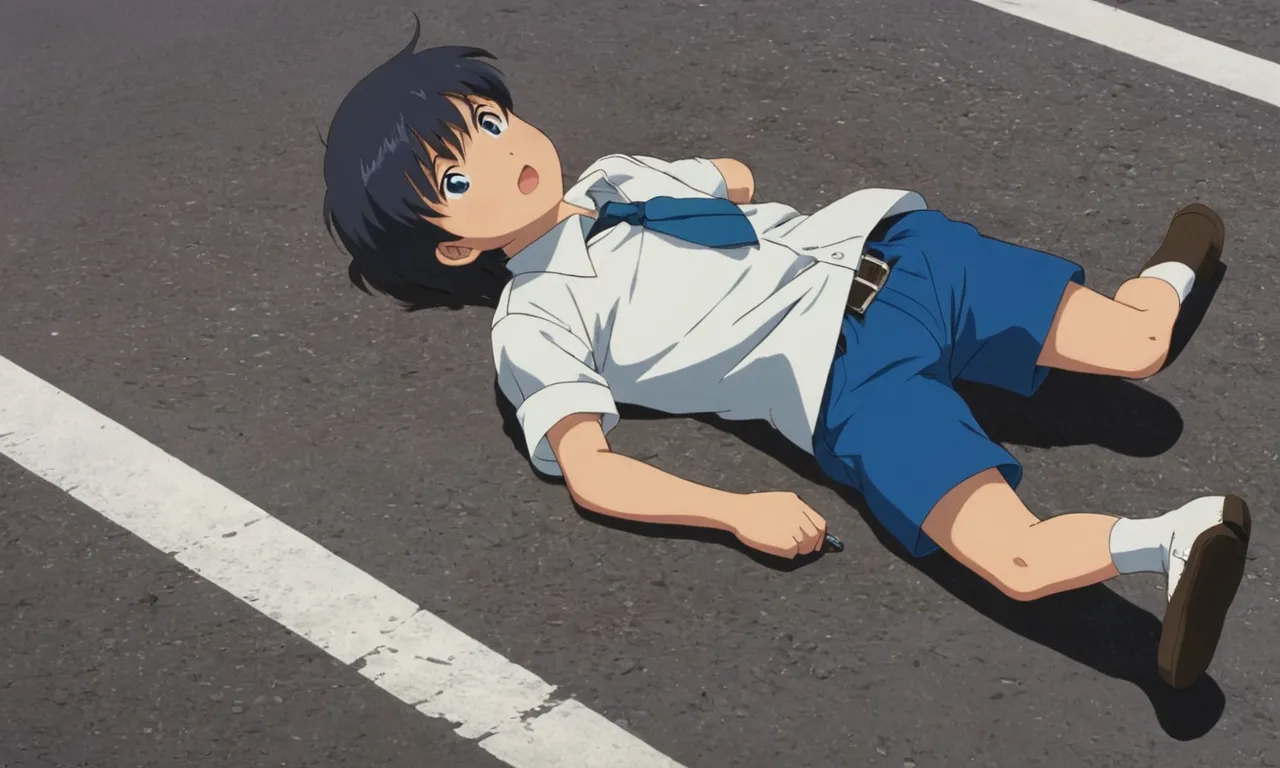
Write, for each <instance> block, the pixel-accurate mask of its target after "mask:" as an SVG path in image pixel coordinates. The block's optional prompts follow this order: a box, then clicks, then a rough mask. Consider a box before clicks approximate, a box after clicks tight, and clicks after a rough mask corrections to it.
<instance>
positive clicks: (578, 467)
mask: <svg viewBox="0 0 1280 768" xmlns="http://www.w3.org/2000/svg"><path fill="white" fill-rule="evenodd" d="M547 439H548V442H550V444H551V451H552V453H553V454H554V455H555V457H556V463H557V464H558V465H559V466H560V474H561V475H562V476H563V477H564V483H565V486H566V487H567V488H568V489H569V496H570V497H571V498H572V499H573V500H574V501H575V502H577V503H578V504H579V505H581V506H583V507H586V508H587V509H594V505H595V504H597V503H598V497H599V495H600V493H599V491H598V487H599V486H600V483H601V474H602V468H601V466H600V459H601V457H603V456H606V455H608V453H609V443H608V441H607V440H605V436H604V430H603V429H601V426H600V416H599V415H598V414H573V415H572V416H567V417H565V418H564V419H563V420H561V422H560V423H558V424H556V425H555V426H554V427H552V429H551V431H550V432H549V433H548V434H547Z"/></svg>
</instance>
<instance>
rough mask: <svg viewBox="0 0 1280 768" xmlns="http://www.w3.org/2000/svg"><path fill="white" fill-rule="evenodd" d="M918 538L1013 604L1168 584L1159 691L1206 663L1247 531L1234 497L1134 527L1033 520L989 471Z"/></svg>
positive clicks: (1086, 520)
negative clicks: (1127, 582) (1105, 586)
mask: <svg viewBox="0 0 1280 768" xmlns="http://www.w3.org/2000/svg"><path fill="white" fill-rule="evenodd" d="M921 529H922V531H923V532H924V534H925V535H926V536H928V537H929V538H930V539H932V540H933V542H934V543H936V544H938V545H939V546H940V547H941V548H942V549H943V550H944V551H946V552H947V553H948V554H950V555H951V556H952V557H954V558H955V559H956V560H958V561H959V562H960V563H962V564H963V565H965V566H966V567H968V568H969V569H971V570H973V571H974V572H975V573H977V574H979V575H980V576H982V577H984V578H985V579H987V581H989V582H991V583H992V584H993V585H995V586H996V587H997V588H999V589H1000V590H1001V591H1002V592H1004V593H1005V594H1006V595H1008V596H1010V597H1012V598H1014V599H1016V600H1034V599H1036V598H1040V597H1044V596H1047V595H1051V594H1054V593H1057V592H1062V591H1065V590H1069V589H1076V588H1078V587H1083V586H1087V585H1089V584H1094V583H1097V582H1101V581H1106V580H1108V579H1111V578H1113V577H1115V576H1117V575H1120V574H1122V573H1144V572H1149V573H1164V574H1167V577H1168V583H1167V588H1166V595H1167V598H1168V600H1169V605H1168V608H1167V610H1166V613H1165V619H1164V628H1163V631H1162V633H1161V638H1160V647H1159V650H1158V654H1157V665H1158V668H1159V670H1160V673H1161V676H1162V677H1163V678H1164V680H1165V681H1166V682H1168V683H1169V684H1170V685H1173V686H1176V687H1185V686H1187V685H1190V684H1191V683H1192V682H1194V681H1195V680H1196V679H1197V678H1199V677H1200V675H1202V674H1203V673H1204V671H1205V670H1206V669H1207V668H1208V666H1209V663H1210V662H1211V661H1212V660H1213V654H1214V652H1215V651H1216V650H1217V646H1218V640H1219V638H1220V637H1221V635H1222V628H1223V624H1224V622H1225V620H1226V614H1227V609H1228V608H1229V607H1230V605H1231V602H1232V600H1233V599H1234V597H1235V593H1236V589H1237V588H1238V587H1239V584H1240V579H1241V577H1242V575H1243V572H1244V563H1245V552H1246V549H1247V546H1248V537H1249V534H1250V532H1251V531H1250V529H1251V523H1250V520H1249V511H1248V508H1247V507H1246V506H1245V504H1244V502H1243V501H1241V500H1240V499H1238V498H1236V497H1234V496H1226V497H1222V496H1216V497H1214V496H1210V497H1204V498H1200V499H1196V500H1195V501H1193V502H1191V503H1189V504H1186V505H1184V506H1182V507H1180V508H1178V509H1176V510H1173V511H1172V512H1168V513H1165V514H1163V515H1160V516H1158V517H1154V518H1148V519H1141V520H1138V519H1128V518H1117V517H1113V516H1110V515H1103V514H1087V513H1078V514H1065V515H1059V516H1057V517H1051V518H1048V519H1046V520H1040V519H1039V518H1037V517H1036V516H1035V515H1034V514H1032V513H1031V511H1030V510H1028V509H1027V507H1026V506H1025V505H1024V504H1023V503H1022V501H1021V499H1019V498H1018V496H1017V494H1016V493H1015V492H1014V490H1013V489H1012V488H1011V487H1010V486H1009V484H1008V483H1007V482H1005V480H1004V477H1003V476H1002V475H1001V473H1000V471H999V470H996V469H991V470H987V471H984V472H981V473H979V474H977V475H975V476H973V477H971V478H969V479H968V480H966V481H964V482H962V483H960V484H959V485H957V486H956V487H955V488H953V489H952V490H951V491H950V492H948V493H947V494H946V495H945V496H943V497H942V500H941V501H939V502H938V503H937V504H936V505H935V506H934V508H933V510H932V511H931V512H930V513H929V515H928V516H927V517H926V518H925V520H924V524H923V525H922V526H921Z"/></svg>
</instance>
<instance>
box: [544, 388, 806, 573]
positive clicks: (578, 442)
mask: <svg viewBox="0 0 1280 768" xmlns="http://www.w3.org/2000/svg"><path fill="white" fill-rule="evenodd" d="M547 441H548V442H549V443H550V445H551V450H552V451H553V452H554V453H555V456H556V461H557V463H558V464H559V465H560V469H561V471H562V472H563V474H564V479H565V484H566V485H567V486H568V488H569V494H570V496H572V497H573V500H574V501H576V502H578V504H580V505H581V506H583V507H584V508H586V509H589V510H591V511H592V512H596V513H599V514H602V515H608V516H610V517H617V518H621V519H624V520H635V521H639V522H645V523H660V524H665V525H687V526H694V527H699V528H714V529H717V530H722V531H729V532H731V533H733V534H734V535H735V536H737V537H738V538H739V539H740V540H741V541H742V542H743V543H744V544H746V545H748V546H750V547H753V548H755V549H758V550H761V551H763V552H768V553H769V554H772V555H777V556H779V557H786V558H793V557H795V556H796V555H804V554H809V553H811V552H816V551H818V549H819V548H821V546H822V542H823V537H824V535H825V534H826V522H825V521H824V520H823V519H822V517H821V516H820V515H818V513H817V512H815V511H813V509H811V508H810V507H809V506H808V505H807V504H805V503H804V502H803V501H801V500H800V497H799V496H796V495H795V494H794V493H752V494H737V493H729V492H726V491H720V490H717V489H715V488H708V487H706V486H703V485H698V484H697V483H693V482H690V481H688V480H684V479H682V478H679V477H676V476H675V475H671V474H668V473H666V472H663V471H662V470H660V469H658V468H657V467H653V466H650V465H649V464H645V463H644V462H642V461H636V460H635V459H631V458H628V457H626V456H622V455H620V454H616V453H613V452H612V451H611V450H610V449H609V443H608V441H607V440H606V439H605V436H604V431H603V430H602V429H601V426H600V417H599V415H597V414H589V413H577V414H572V415H570V416H566V417H565V418H563V419H561V420H560V421H559V422H557V423H556V425H555V426H554V427H552V428H551V430H550V431H549V432H548V433H547Z"/></svg>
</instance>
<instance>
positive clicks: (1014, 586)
mask: <svg viewBox="0 0 1280 768" xmlns="http://www.w3.org/2000/svg"><path fill="white" fill-rule="evenodd" d="M988 581H990V582H991V585H992V586H994V587H995V588H996V589H998V590H1000V592H1001V593H1002V594H1004V596H1005V597H1007V598H1009V599H1011V600H1017V601H1018V602H1020V603H1026V602H1030V601H1032V600H1036V599H1039V598H1041V597H1044V596H1045V595H1046V594H1047V593H1048V587H1049V586H1050V585H1049V582H1048V581H1047V580H1046V579H1045V578H1044V576H1043V575H1042V574H1041V573H1039V572H1038V571H1037V569H1035V568H1034V567H1032V566H1031V565H1029V564H1028V563H1027V561H1026V560H1024V559H1022V558H1021V557H1017V556H1014V557H1011V558H1009V560H1008V562H1007V563H1006V564H1003V565H1001V566H997V567H996V568H995V569H993V570H992V571H991V573H990V575H989V577H988Z"/></svg>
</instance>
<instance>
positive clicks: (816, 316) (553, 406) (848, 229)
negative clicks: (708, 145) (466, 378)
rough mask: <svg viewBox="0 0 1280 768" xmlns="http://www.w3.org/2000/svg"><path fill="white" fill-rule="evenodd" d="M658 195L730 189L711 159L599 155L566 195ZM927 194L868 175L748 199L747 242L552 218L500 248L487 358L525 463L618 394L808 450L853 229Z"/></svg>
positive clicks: (920, 203) (611, 412)
mask: <svg viewBox="0 0 1280 768" xmlns="http://www.w3.org/2000/svg"><path fill="white" fill-rule="evenodd" d="M660 195H668V196H672V197H708V196H715V197H725V196H726V190H725V182H724V178H723V177H722V176H721V174H720V172H719V171H718V170H717V169H716V167H715V165H714V164H712V163H711V161H709V160H703V159H689V160H679V161H676V162H665V161H662V160H658V159H655V158H651V157H629V156H625V155H610V156H608V157H604V158H602V159H600V160H598V161H596V162H595V163H594V164H593V165H592V166H591V167H590V168H588V169H587V170H586V172H584V173H583V175H582V176H581V178H580V180H579V181H578V183H577V184H575V185H574V186H573V188H572V189H570V190H569V191H568V192H567V193H566V194H565V200H566V201H568V202H569V203H571V204H573V205H577V206H579V207H582V208H585V209H588V210H596V209H598V208H599V207H600V206H601V205H603V204H604V203H606V202H609V201H628V202H635V201H642V200H648V199H650V198H652V197H657V196H660ZM924 207H925V201H924V199H923V198H922V197H921V196H920V195H918V194H916V193H914V192H906V191H901V190H888V189H866V190H862V191H859V192H855V193H853V194H851V195H848V196H846V197H844V198H842V199H840V200H838V201H836V202H835V203H832V204H831V205H829V206H827V207H825V208H823V209H822V210H820V211H818V212H817V213H815V214H813V215H803V214H800V213H798V212H797V211H796V210H795V209H794V208H790V207H788V206H786V205H782V204H779V203H763V204H758V205H744V206H742V211H743V213H745V214H746V215H747V217H748V219H749V220H750V221H751V224H752V226H753V227H754V228H755V231H756V234H757V236H758V239H759V241H760V243H759V245H758V246H751V247H745V248H736V249H730V250H715V249H710V248H705V247H703V246H698V245H694V244H692V243H688V242H685V241H682V240H678V239H675V238H671V237H667V236H665V235H662V234H659V233H656V232H653V231H649V230H645V229H644V228H642V227H632V226H630V225H628V224H625V223H623V224H619V225H617V226H616V227H613V228H612V229H610V230H607V231H606V232H604V233H602V234H600V235H597V236H596V237H595V238H593V239H592V240H591V242H589V243H588V242H586V241H585V236H586V233H587V232H588V231H589V230H590V228H591V225H592V224H593V223H594V222H593V220H592V219H591V218H589V217H586V216H573V217H570V218H569V219H567V220H565V221H564V222H561V223H560V224H559V225H557V226H556V227H555V228H553V229H552V230H551V231H550V232H548V233H547V234H546V235H544V236H542V237H541V238H539V239H538V240H536V241H535V242H533V243H532V244H530V245H529V246H527V247H526V248H525V249H524V250H522V251H520V252H519V253H518V254H516V255H515V256H514V257H512V258H511V260H510V262H509V267H510V270H511V272H512V279H511V281H510V283H509V284H508V285H507V286H506V288H505V289H504V291H503V293H502V296H501V299H500V300H499V303H498V308H497V312H496V313H495V315H494V319H493V329H492V339H493V356H494V364H495V366H496V367H497V372H498V381H499V385H500V387H501V389H502V392H503V393H504V394H505V395H506V397H507V398H508V399H509V400H510V401H511V403H512V404H513V405H514V406H515V407H516V409H517V411H516V412H517V417H518V419H519V421H520V426H521V428H522V430H523V432H524V437H525V440H526V442H527V445H528V449H529V455H530V457H531V458H532V462H533V465H534V467H535V468H536V469H538V470H540V471H542V472H545V473H547V474H550V475H559V474H561V472H560V468H559V466H558V465H557V463H556V458H555V456H554V455H553V453H552V451H551V449H550V446H549V445H548V443H547V440H546V435H547V432H548V431H549V430H550V429H551V428H552V427H553V426H555V424H556V423H557V422H559V421H560V420H561V419H563V418H565V417H566V416H569V415H572V414H575V413H591V414H599V415H601V416H602V417H603V419H602V421H603V427H604V430H605V431H606V432H608V431H609V430H610V429H612V428H613V427H614V426H616V425H617V423H618V409H617V403H630V404H634V405H639V406H644V407H647V408H651V409H654V410H657V411H661V412H664V413H669V414H673V415H677V414H693V413H713V414H716V415H718V416H721V417H723V418H726V419H738V420H744V419H764V420H767V421H769V422H770V423H772V424H773V426H774V427H775V428H777V429H778V430H779V431H780V432H781V433H782V434H783V435H784V436H785V437H786V438H787V439H788V440H790V441H791V442H793V443H795V444H796V445H797V446H799V447H800V448H802V449H804V450H805V451H808V452H812V450H813V446H812V439H813V431H814V426H815V424H816V423H817V417H818V410H819V408H820V406H821V401H822V394H823V391H824V389H825V386H826V380H827V375H828V373H829V371H830V369H831V363H832V359H833V356H834V354H835V346H836V342H837V340H838V338H839V333H840V323H841V319H842V318H843V316H844V313H845V311H846V303H847V301H848V296H849V289H850V287H851V285H852V282H853V277H854V274H855V272H856V270H857V267H858V262H859V259H860V258H861V255H862V250H863V242H864V240H865V239H866V237H867V235H868V234H869V233H870V232H871V230H872V229H874V228H875V226H876V224H878V223H879V222H880V221H881V220H882V219H884V218H886V217H888V216H891V215H894V214H897V213H903V212H906V211H911V210H919V209H923V208H924Z"/></svg>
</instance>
